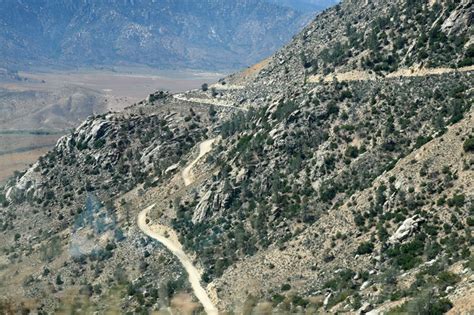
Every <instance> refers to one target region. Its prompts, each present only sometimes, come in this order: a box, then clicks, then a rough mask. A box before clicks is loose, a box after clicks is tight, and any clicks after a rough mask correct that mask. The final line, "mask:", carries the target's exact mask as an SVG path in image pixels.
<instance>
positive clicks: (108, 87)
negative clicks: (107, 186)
mask: <svg viewBox="0 0 474 315" xmlns="http://www.w3.org/2000/svg"><path fill="white" fill-rule="evenodd" d="M18 75H19V78H20V80H14V79H11V78H0V183H2V182H4V181H5V180H6V179H7V178H8V177H9V176H11V175H12V174H13V172H14V171H21V170H24V169H25V168H27V167H28V165H30V164H32V163H34V161H36V159H37V158H38V157H39V156H41V155H43V154H45V153H46V152H47V151H48V150H49V149H51V148H52V147H53V146H54V144H55V143H56V141H57V139H58V138H59V137H61V136H62V135H63V134H65V133H67V132H68V131H69V130H70V129H72V128H74V127H75V126H77V125H78V124H79V123H80V122H81V121H82V120H84V119H85V118H87V117H88V116H90V115H92V114H100V113H104V112H107V111H120V110H122V109H123V108H125V107H126V106H129V105H131V104H133V103H136V102H138V101H140V100H142V99H144V98H146V96H147V95H148V94H150V93H152V92H155V91H157V90H167V91H171V92H180V91H186V90H190V89H193V88H198V87H200V86H201V84H202V83H205V82H209V83H211V82H215V81H216V80H217V79H219V78H221V77H223V76H224V74H221V73H207V72H198V71H169V70H167V71H164V70H163V71H162V70H154V69H149V68H130V67H127V68H125V67H123V68H114V69H80V70H75V71H63V70H61V71H52V70H44V69H42V70H36V71H31V72H19V73H18Z"/></svg>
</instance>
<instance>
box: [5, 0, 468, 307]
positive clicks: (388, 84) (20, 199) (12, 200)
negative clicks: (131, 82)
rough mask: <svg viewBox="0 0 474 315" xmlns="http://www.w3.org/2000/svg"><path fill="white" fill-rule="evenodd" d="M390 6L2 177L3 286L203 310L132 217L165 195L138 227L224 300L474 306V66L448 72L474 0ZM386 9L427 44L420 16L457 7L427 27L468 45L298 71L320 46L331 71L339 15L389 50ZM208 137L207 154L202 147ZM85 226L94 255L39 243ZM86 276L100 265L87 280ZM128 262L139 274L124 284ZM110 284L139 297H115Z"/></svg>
mask: <svg viewBox="0 0 474 315" xmlns="http://www.w3.org/2000/svg"><path fill="white" fill-rule="evenodd" d="M391 3H392V2H388V1H385V0H377V1H368V4H367V5H366V6H360V5H358V3H356V2H355V1H345V2H343V3H342V4H341V5H340V6H338V7H336V8H334V9H330V10H327V11H325V12H324V13H322V14H321V15H320V16H318V17H317V18H316V19H315V21H314V22H313V23H311V24H310V25H309V26H308V27H307V28H306V29H305V31H304V32H303V33H302V34H301V35H298V36H297V37H296V38H295V40H294V41H293V42H292V43H290V44H288V45H287V46H286V47H285V48H283V49H282V50H281V51H279V52H278V53H277V54H276V55H275V56H273V57H271V58H269V59H268V60H266V61H264V62H262V63H260V64H258V65H255V66H254V67H252V68H250V69H247V70H246V71H244V72H242V73H237V74H235V75H232V76H230V77H228V78H226V79H223V80H221V81H220V82H218V83H216V84H213V85H211V86H209V88H206V87H203V89H202V90H193V91H188V92H186V93H181V94H177V95H168V94H166V93H157V94H154V95H150V96H149V97H148V99H147V100H146V101H143V102H141V103H140V104H137V105H135V106H132V107H130V108H128V109H127V111H125V112H124V113H123V114H110V115H107V116H100V117H96V118H94V119H90V120H88V121H87V122H85V123H84V124H83V125H82V126H80V127H79V128H78V129H77V130H76V131H74V132H73V133H72V134H71V135H70V136H68V137H67V138H64V139H63V140H61V141H60V142H59V143H58V145H57V146H56V149H55V151H54V152H52V153H50V154H48V156H46V157H44V158H43V159H41V161H39V162H38V164H37V165H35V166H34V167H32V168H31V169H30V170H29V171H28V172H27V173H26V174H24V175H23V174H21V175H20V176H18V177H17V178H12V180H11V182H10V183H9V184H7V185H6V187H5V188H4V194H5V196H3V198H2V199H4V200H3V203H4V208H3V209H2V210H1V211H2V217H3V218H4V219H3V222H2V226H3V230H4V232H3V234H0V241H2V244H5V245H4V247H3V251H4V253H5V255H4V259H3V260H4V262H3V265H4V266H5V267H4V269H1V271H0V276H1V277H2V280H5V281H2V283H8V285H5V286H4V287H3V288H1V287H0V289H2V290H3V291H2V293H4V292H5V293H4V294H7V293H8V294H7V296H12V295H18V296H25V297H28V298H33V299H36V300H37V301H39V302H42V301H44V300H45V298H43V297H42V296H43V295H42V293H41V292H43V293H44V292H46V293H47V296H48V299H49V300H50V304H48V305H47V306H45V307H43V309H45V310H51V309H54V308H55V307H59V306H60V305H65V304H66V305H69V304H68V303H67V300H66V299H64V298H63V296H64V292H65V291H67V290H71V289H72V288H74V287H78V286H79V287H81V288H82V291H85V292H86V295H87V296H88V299H89V300H88V301H89V304H90V305H92V306H91V308H94V309H98V310H101V311H102V310H105V309H107V308H108V306H109V305H114V304H115V305H120V307H121V310H122V311H128V310H135V311H137V312H140V311H144V310H145V309H146V310H153V309H163V308H166V307H168V306H170V307H172V308H180V307H185V306H186V307H188V309H189V308H191V309H196V308H197V306H196V305H194V304H193V305H188V304H186V303H185V302H183V301H187V300H186V299H183V301H180V300H176V299H172V296H173V295H174V293H176V292H177V291H184V292H188V293H192V291H191V287H190V284H189V283H188V282H187V281H185V280H186V277H185V275H184V272H183V270H182V269H181V267H180V266H181V265H180V264H179V262H178V261H176V259H174V258H173V255H171V253H169V252H165V251H164V250H163V248H162V247H160V246H159V245H157V244H156V243H154V242H153V241H152V240H150V239H148V238H144V236H142V234H141V232H140V230H139V229H138V227H137V226H136V224H134V223H131V222H132V219H131V218H136V216H138V214H139V211H140V210H142V209H145V208H146V207H148V206H149V205H150V204H155V207H154V208H153V209H151V210H150V212H149V213H148V216H147V217H146V218H145V224H147V225H148V226H151V227H153V226H162V227H163V226H164V227H166V230H167V231H174V232H173V233H169V235H168V236H169V237H170V238H172V239H174V238H175V237H177V238H178V241H179V243H180V244H182V245H183V250H184V252H185V253H186V255H187V256H188V257H190V259H189V260H190V261H191V263H192V264H193V266H196V268H197V269H199V270H203V274H202V279H201V287H202V288H206V290H207V292H206V293H207V296H208V297H209V299H210V300H211V301H212V302H213V304H216V305H217V307H218V309H219V310H220V311H224V310H235V311H242V312H243V313H250V312H252V311H254V312H256V313H257V312H269V311H270V309H271V308H274V309H275V311H276V312H277V313H290V312H308V313H309V312H330V313H335V312H356V311H359V312H362V313H366V312H369V311H371V310H373V309H374V310H386V311H387V310H392V311H394V312H402V313H403V312H405V313H422V314H439V313H444V312H447V311H449V310H450V309H451V311H452V312H456V311H459V310H468V311H470V310H471V308H472V305H469V304H466V303H465V301H466V299H467V300H469V299H470V298H471V297H472V296H473V287H472V278H473V277H474V271H473V270H474V266H473V261H474V258H473V255H472V250H473V248H472V244H473V238H472V226H473V224H474V217H473V211H474V208H473V204H474V203H473V200H474V190H473V189H472V187H474V155H473V152H474V151H473V150H474V145H473V139H474V130H473V129H472V126H473V125H474V120H473V119H474V109H473V107H472V101H473V90H472V87H473V81H474V78H473V69H472V65H471V64H469V62H463V63H462V66H463V67H460V68H456V66H459V62H460V61H461V60H464V59H465V58H468V56H469V54H470V50H471V48H470V47H471V46H470V44H469V43H470V42H471V41H470V37H469V36H470V34H472V25H470V24H469V23H468V24H466V23H465V21H466V20H465V17H466V14H467V13H466V12H468V11H469V7H470V4H469V3H467V2H461V3H454V4H453V2H451V1H439V2H437V3H433V2H432V1H416V2H414V1H408V0H407V1H401V0H400V1H396V5H398V7H396V6H395V5H394V6H392V5H391ZM397 8H398V9H397ZM419 10H421V11H419ZM440 10H441V11H440ZM466 10H467V11H466ZM388 12H390V13H389V14H390V16H392V15H393V16H396V15H399V16H404V17H403V19H400V21H402V20H403V21H412V22H413V21H416V22H413V23H416V25H412V24H410V23H411V22H410V23H408V22H407V23H408V24H409V25H411V29H412V32H408V31H407V32H404V33H397V32H398V31H397V30H399V27H400V25H399V23H398V22H395V21H396V19H393V21H392V18H390V19H389V20H390V21H392V22H389V24H388V26H387V28H385V32H383V33H386V34H387V36H388V34H390V36H389V37H388V38H394V37H397V36H406V37H407V40H408V42H407V43H408V44H410V43H413V42H416V41H415V39H416V38H418V37H420V36H421V35H422V30H426V29H427V27H428V25H430V26H429V27H431V25H433V24H432V23H431V22H432V21H431V20H429V19H426V17H429V16H431V15H432V14H435V13H437V12H438V13H439V12H445V14H438V15H437V16H438V20H437V21H436V23H435V25H438V24H439V25H448V24H449V25H457V26H458V27H455V28H447V27H446V28H443V27H441V28H440V29H439V31H440V32H442V33H443V34H445V35H447V34H450V36H455V37H458V38H464V39H463V43H464V44H463V45H462V46H456V47H458V50H456V49H454V48H453V47H451V48H452V49H454V50H451V48H446V47H445V46H444V45H438V44H436V43H434V44H433V45H431V44H426V45H427V46H426V53H427V54H428V56H427V57H423V58H424V59H423V60H437V61H436V63H433V64H430V65H429V66H428V65H427V64H426V63H424V66H423V65H421V63H420V64H418V65H417V66H416V67H415V68H413V64H412V63H410V62H407V61H402V59H400V58H398V57H397V60H399V62H397V66H396V67H395V68H390V69H385V68H384V69H379V70H375V69H366V68H364V67H363V65H362V64H361V63H360V62H359V61H360V60H361V59H360V58H362V56H360V54H370V52H367V51H365V52H360V53H357V54H353V55H351V56H346V57H345V59H344V62H343V63H341V64H338V65H337V66H335V67H334V69H333V70H331V71H330V72H327V71H324V70H321V69H320V68H315V69H316V70H314V71H313V72H311V73H310V72H309V70H308V69H309V68H308V67H307V66H308V65H307V64H304V63H302V62H301V60H302V59H301V57H300V53H299V52H303V53H304V52H311V51H312V52H313V54H314V55H312V58H315V60H317V61H318V64H319V62H323V61H324V53H322V52H323V51H324V49H330V50H331V49H335V48H337V47H338V44H337V40H338V39H339V40H341V41H342V40H343V39H344V37H343V35H341V34H339V33H338V30H342V29H343V28H344V23H342V21H344V19H345V18H354V17H357V16H361V18H362V17H365V20H366V21H368V22H367V23H365V24H364V25H361V26H360V29H361V30H362V29H364V30H365V31H366V32H367V33H375V35H376V36H375V37H374V38H373V40H374V41H375V44H376V45H377V47H379V48H380V49H382V48H381V47H382V46H383V45H384V42H385V39H386V38H385V37H384V35H381V31H380V29H379V28H378V26H377V25H376V24H372V23H370V21H372V20H376V18H377V17H381V16H384V14H388ZM397 12H398V13H397ZM400 23H401V22H400ZM323 24H325V26H324V29H323V26H322V25H323ZM435 27H436V26H435ZM308 30H318V31H315V32H313V33H311V34H309V35H308V34H307V31H308ZM377 30H378V31H377ZM305 34H307V35H305ZM329 34H332V35H331V36H333V37H332V38H331V39H328V38H327V36H329ZM305 36H306V40H304V41H303V38H304V37H305ZM393 36H394V37H393ZM437 36H441V37H442V36H443V35H442V34H441V35H437ZM466 36H467V37H468V38H467V39H465V38H466ZM388 40H389V41H391V39H388ZM319 46H320V48H318V47H319ZM349 47H352V46H350V45H349ZM361 47H362V46H361ZM352 49H353V48H351V50H352ZM354 49H355V48H354ZM446 49H448V50H449V51H450V54H451V58H450V59H447V58H446V56H447V55H446V54H447V50H446ZM354 52H355V51H354ZM407 53H408V50H407ZM383 56H385V53H384V54H383ZM408 56H412V55H411V54H410V53H408ZM352 64H355V68H354V67H352V66H349V65H352ZM313 66H314V63H313V64H312V66H311V67H313ZM420 67H421V68H420ZM305 68H306V70H305ZM357 75H358V76H357ZM312 76H319V78H318V79H311V77H312ZM427 87H429V88H427ZM216 138H217V139H218V140H215V142H214V145H213V147H212V150H211V151H210V152H209V153H208V154H207V155H206V156H205V157H203V158H201V159H196V157H199V151H200V150H199V144H200V143H202V141H205V140H211V139H216ZM182 172H185V173H186V174H192V179H193V180H192V181H185V179H183V177H182V176H181V173H182ZM185 177H186V178H188V179H189V177H190V176H185ZM93 198H97V199H99V200H101V201H102V205H101V204H98V205H97V206H93V204H94V203H93V202H92V201H91V199H93ZM84 205H85V208H86V209H93V210H88V211H84V210H83V209H84ZM91 212H92V214H91ZM82 213H89V215H87V216H85V215H84V214H82ZM88 218H90V219H88ZM115 218H116V219H115ZM106 219H107V220H109V221H107V220H106ZM147 219H148V222H147V221H146V220H147ZM110 220H112V221H110ZM74 222H80V224H81V225H80V227H81V229H79V228H75V227H74V226H76V225H75V224H73V223H74ZM97 222H98V223H101V224H98V223H97ZM105 222H112V223H113V224H105ZM33 223H34V224H33ZM141 223H143V217H142V221H141ZM99 226H100V227H103V226H105V227H106V228H99ZM118 229H120V231H122V232H121V233H122V234H120V233H119V232H115V231H114V230H118ZM45 231H47V232H45ZM81 231H83V232H81ZM111 231H113V233H118V234H119V236H120V235H122V236H123V237H125V238H124V239H123V238H119V239H121V241H118V239H114V238H113V237H112V234H113V233H112V232H111ZM79 232H80V233H84V234H80V235H89V240H96V242H97V245H96V246H97V251H80V252H79V254H78V255H77V256H76V257H75V258H71V257H69V258H68V256H67V255H66V254H63V255H58V254H57V253H49V252H47V251H46V253H45V254H42V248H44V247H43V246H44V244H52V243H54V242H58V241H54V240H55V239H59V240H60V241H59V245H56V246H57V248H62V249H63V250H64V248H68V246H72V245H73V244H75V243H74V241H75V239H76V238H77V237H76V235H77V233H79ZM174 233H177V235H175V234H174ZM27 235H40V236H39V237H38V238H34V237H33V238H28V237H27ZM71 235H72V236H71ZM114 235H115V234H114ZM160 235H161V234H160ZM163 235H165V234H164V233H163ZM83 237H85V236H83ZM115 237H117V236H115ZM100 246H102V247H100ZM73 247H74V246H73ZM86 248H87V247H86ZM43 251H44V250H43ZM63 252H64V251H63ZM128 253H129V254H128ZM140 255H142V256H140ZM157 255H161V256H157ZM44 256H46V257H48V259H46V260H43V261H41V259H42V258H41V257H44ZM137 257H141V259H143V264H141V265H140V266H137V265H136V260H135V259H140V258H137ZM158 257H163V258H158ZM165 262H166V263H165ZM12 265H13V266H12ZM86 265H87V266H88V267H87V268H86V267H85V266H86ZM27 266H28V268H26V267H27ZM31 266H33V267H31ZM12 268H13V269H12ZM22 268H25V270H26V271H24V272H23V273H19V272H18V273H15V272H14V271H15V270H22ZM42 268H47V269H48V272H47V273H46V274H45V272H44V271H43V270H42ZM81 268H82V269H81ZM85 269H87V270H89V269H90V270H91V271H92V270H96V269H99V271H98V274H100V275H102V276H101V277H99V278H93V276H92V272H90V273H89V272H88V273H85V274H83V275H81V274H80V272H77V270H85ZM117 269H119V270H121V271H122V273H124V272H125V274H126V275H127V277H122V278H121V279H120V277H118V278H117V277H114V276H112V275H115V274H116V272H115V270H117ZM154 270H157V275H158V276H157V277H150V274H153V271H154ZM12 271H13V272H12ZM58 275H59V276H60V278H59V281H58V279H57V277H58ZM55 279H56V281H55ZM105 279H108V280H105ZM156 279H159V280H156ZM170 279H171V280H170ZM26 280H28V281H26ZM168 280H170V282H167V281H168ZM22 281H25V283H26V284H25V285H24V286H23V287H21V286H18V284H19V283H21V282H22ZM32 283H33V284H34V285H35V286H34V288H35V289H30V288H31V284H32ZM97 285H99V286H100V287H99V288H100V290H96V289H95V288H96V286H97ZM120 285H122V286H125V287H126V289H124V288H123V287H122V288H121V287H120ZM12 288H15V290H13V289H12ZM87 288H92V289H90V290H87ZM110 288H114V289H115V290H116V291H119V292H122V296H125V295H126V296H128V297H127V298H120V302H119V303H116V302H113V299H111V298H110V296H111V293H110V292H111V291H113V290H110ZM153 290H157V291H156V294H155V293H153V294H152V293H150V292H155V291H153ZM59 292H61V293H62V294H60V293H59ZM119 295H120V294H119ZM98 301H100V302H101V303H98ZM38 304H39V303H36V304H35V303H32V305H33V306H32V308H37V307H38V306H37V305H38ZM184 304H186V305H185V306H183V305H184ZM6 305H7V306H8V305H9V304H6ZM72 307H74V306H72Z"/></svg>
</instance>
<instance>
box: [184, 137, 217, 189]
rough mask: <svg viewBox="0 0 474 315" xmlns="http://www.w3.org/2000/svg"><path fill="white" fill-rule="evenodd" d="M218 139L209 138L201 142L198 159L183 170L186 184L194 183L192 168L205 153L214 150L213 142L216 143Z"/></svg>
mask: <svg viewBox="0 0 474 315" xmlns="http://www.w3.org/2000/svg"><path fill="white" fill-rule="evenodd" d="M216 139H217V138H214V139H209V140H206V141H203V142H201V143H200V144H199V155H198V157H197V158H196V159H194V161H192V162H191V163H190V164H189V165H188V166H186V167H185V168H184V170H183V173H182V174H181V175H182V176H183V180H184V185H185V186H189V185H191V184H192V183H193V181H194V176H193V174H192V169H193V167H194V165H196V163H197V162H198V161H199V160H200V159H201V158H202V157H203V156H204V155H206V154H207V153H209V151H211V150H212V144H213V143H214V141H216Z"/></svg>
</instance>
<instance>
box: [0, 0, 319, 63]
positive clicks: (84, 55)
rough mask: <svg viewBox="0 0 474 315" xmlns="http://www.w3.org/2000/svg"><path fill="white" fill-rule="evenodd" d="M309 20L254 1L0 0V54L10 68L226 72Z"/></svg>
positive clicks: (261, 54)
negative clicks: (120, 67)
mask: <svg viewBox="0 0 474 315" xmlns="http://www.w3.org/2000/svg"><path fill="white" fill-rule="evenodd" d="M309 18H310V14H305V13H301V12H297V11H295V10H292V9H289V8H286V7H285V8H284V7H280V6H277V5H273V4H270V3H267V2H265V1H261V0H245V1H208V0H200V1H175V0H173V1H172V0H167V1H158V2H156V1H151V0H136V1H115V0H107V1H92V2H91V1H85V0H81V1H66V0H65V1H59V2H58V1H49V0H40V1H33V2H24V1H15V0H3V1H2V2H1V5H0V24H1V25H2V32H1V34H0V43H1V44H2V45H1V47H2V48H1V49H0V55H1V56H2V59H3V60H2V64H3V65H5V66H9V65H10V66H15V65H16V66H17V67H24V66H26V65H36V66H38V65H40V64H43V65H70V66H84V65H97V64H99V65H104V64H105V65H109V64H146V65H150V66H157V67H161V68H202V69H204V68H207V69H232V68H239V67H242V66H245V65H249V64H252V63H255V62H256V61H258V60H259V59H262V58H264V57H266V56H267V55H269V54H270V53H272V52H273V51H275V50H276V49H277V48H279V47H280V46H281V45H282V44H284V43H285V42H286V41H288V40H289V39H290V38H291V36H292V35H293V34H294V33H296V32H297V31H298V30H300V29H301V28H302V27H303V26H304V25H305V24H306V23H307V22H308V20H309Z"/></svg>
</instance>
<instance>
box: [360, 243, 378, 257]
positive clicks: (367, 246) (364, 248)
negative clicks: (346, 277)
mask: <svg viewBox="0 0 474 315" xmlns="http://www.w3.org/2000/svg"><path fill="white" fill-rule="evenodd" d="M373 251H374V244H372V242H364V243H361V244H360V245H359V247H357V251H356V254H359V255H365V254H370V253H372V252H373Z"/></svg>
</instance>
